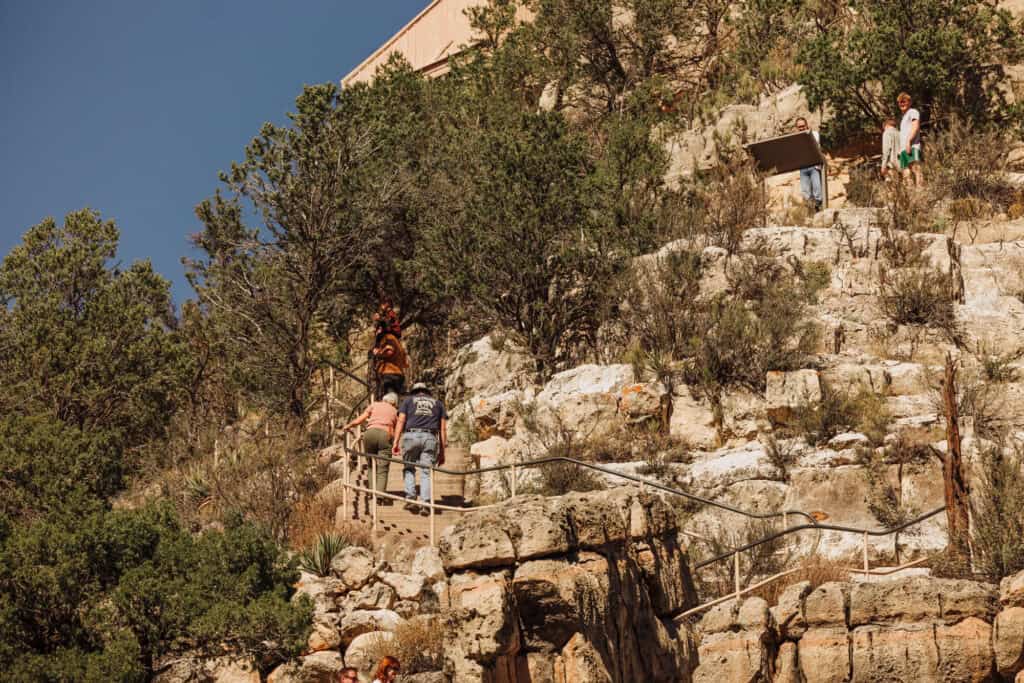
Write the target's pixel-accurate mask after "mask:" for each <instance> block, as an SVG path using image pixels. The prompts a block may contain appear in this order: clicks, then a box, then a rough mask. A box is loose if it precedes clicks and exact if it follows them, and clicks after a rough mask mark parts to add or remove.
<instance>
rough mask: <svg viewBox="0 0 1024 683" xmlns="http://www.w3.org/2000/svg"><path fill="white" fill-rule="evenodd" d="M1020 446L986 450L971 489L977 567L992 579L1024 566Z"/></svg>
mask: <svg viewBox="0 0 1024 683" xmlns="http://www.w3.org/2000/svg"><path fill="white" fill-rule="evenodd" d="M1021 463H1022V460H1021V452H1020V448H1008V447H1005V446H1002V445H999V446H993V447H991V448H987V449H985V450H984V451H983V452H982V454H981V458H980V459H979V467H978V470H979V472H978V475H979V476H978V478H977V483H976V484H975V487H974V490H973V491H972V492H971V525H972V526H971V538H972V548H973V550H974V568H975V571H977V572H978V573H979V574H981V575H982V576H983V577H985V578H986V579H988V580H989V581H998V580H1000V579H1001V578H1003V577H1005V576H1010V575H1011V574H1014V573H1016V572H1019V571H1021V570H1022V569H1024V544H1022V543H1021V539H1022V538H1024V474H1022V473H1021Z"/></svg>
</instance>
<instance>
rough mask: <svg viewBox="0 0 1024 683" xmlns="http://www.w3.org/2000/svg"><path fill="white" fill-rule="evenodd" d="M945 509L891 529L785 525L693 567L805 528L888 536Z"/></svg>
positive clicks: (710, 562)
mask: <svg viewBox="0 0 1024 683" xmlns="http://www.w3.org/2000/svg"><path fill="white" fill-rule="evenodd" d="M945 511H946V506H945V505H943V506H942V507H940V508H936V509H934V510H932V511H931V512H926V513H925V514H923V515H921V516H919V517H915V518H914V519H912V520H910V521H909V522H904V523H903V524H900V525H899V526H897V527H893V528H892V529H861V528H858V527H851V526H843V525H841V524H818V523H815V524H801V525H798V526H791V527H787V528H786V529H783V530H782V531H776V532H774V533H771V534H768V535H766V536H764V537H763V538H759V539H758V540H756V541H751V542H750V543H747V544H746V545H741V546H739V547H736V548H733V549H731V550H730V551H729V552H727V553H722V554H721V555H716V556H715V557H712V558H709V559H707V560H704V561H703V562H699V563H697V564H695V565H694V566H693V568H694V569H701V568H703V567H706V566H708V565H709V564H713V563H715V562H720V561H721V560H724V559H726V558H729V557H732V556H733V555H734V554H735V553H740V552H743V551H744V550H750V549H751V548H756V547H757V546H759V545H764V544H765V543H771V542H772V541H774V540H775V539H777V538H781V537H783V536H785V535H787V534H791V533H796V532H798V531H805V530H807V529H815V530H817V531H842V532H846V533H851V534H863V535H865V536H888V535H890V534H898V533H899V532H901V531H903V530H904V529H906V528H907V527H910V526H913V525H915V524H919V523H921V522H923V521H924V520H926V519H928V518H930V517H934V516H935V515H937V514H939V513H940V512H945Z"/></svg>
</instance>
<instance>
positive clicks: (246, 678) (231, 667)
mask: <svg viewBox="0 0 1024 683" xmlns="http://www.w3.org/2000/svg"><path fill="white" fill-rule="evenodd" d="M206 668H207V670H208V671H209V672H210V678H211V679H212V680H213V683H260V672H259V669H257V668H256V667H255V666H253V663H252V662H249V661H245V660H239V659H234V658H232V657H219V658H217V659H214V660H212V661H210V662H208V663H207V665H206Z"/></svg>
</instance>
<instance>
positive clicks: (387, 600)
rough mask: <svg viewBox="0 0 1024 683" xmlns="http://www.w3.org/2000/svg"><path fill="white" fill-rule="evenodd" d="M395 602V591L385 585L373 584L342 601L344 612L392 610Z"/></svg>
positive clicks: (353, 592) (350, 594) (352, 593)
mask: <svg viewBox="0 0 1024 683" xmlns="http://www.w3.org/2000/svg"><path fill="white" fill-rule="evenodd" d="M394 602H395V591H394V590H393V589H392V588H391V586H389V585H386V582H385V583H379V582H378V583H372V584H368V585H366V586H363V587H362V588H361V589H359V590H358V591H352V592H351V593H349V594H348V595H346V596H345V597H344V598H343V600H342V605H343V608H344V611H346V612H351V611H353V610H360V609H390V607H391V605H393V604H394Z"/></svg>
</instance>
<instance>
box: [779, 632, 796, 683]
mask: <svg viewBox="0 0 1024 683" xmlns="http://www.w3.org/2000/svg"><path fill="white" fill-rule="evenodd" d="M772 682H773V683H800V660H799V658H798V656H797V651H796V643H793V642H789V641H787V642H785V643H782V644H781V645H779V653H778V654H777V655H775V677H774V678H772Z"/></svg>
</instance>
